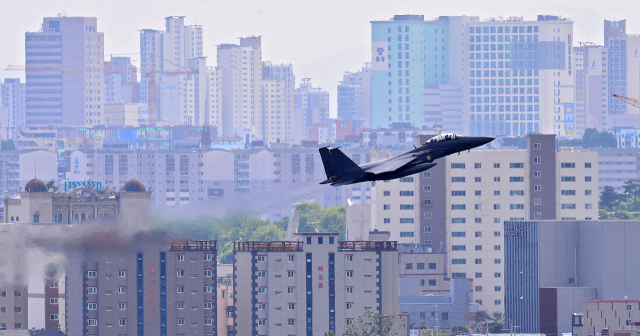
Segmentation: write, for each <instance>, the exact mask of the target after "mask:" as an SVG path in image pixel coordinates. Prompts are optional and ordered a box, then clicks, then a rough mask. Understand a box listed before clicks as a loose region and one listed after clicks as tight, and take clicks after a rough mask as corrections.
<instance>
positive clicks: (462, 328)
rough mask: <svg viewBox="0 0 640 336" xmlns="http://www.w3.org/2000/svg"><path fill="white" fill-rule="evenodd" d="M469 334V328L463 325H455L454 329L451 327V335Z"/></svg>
mask: <svg viewBox="0 0 640 336" xmlns="http://www.w3.org/2000/svg"><path fill="white" fill-rule="evenodd" d="M467 333H468V330H467V327H465V326H463V325H462V324H458V325H454V326H453V327H451V335H464V334H467Z"/></svg>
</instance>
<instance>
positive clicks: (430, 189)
mask: <svg viewBox="0 0 640 336" xmlns="http://www.w3.org/2000/svg"><path fill="white" fill-rule="evenodd" d="M554 138H555V136H554V135H529V136H528V143H527V149H526V150H497V149H483V150H474V151H472V152H469V153H461V154H460V155H452V156H448V157H446V158H444V159H439V160H436V162H438V166H436V168H434V169H433V170H431V171H427V172H424V173H423V174H420V178H421V189H422V190H421V198H422V199H421V203H422V204H421V215H422V216H421V219H420V220H421V222H422V223H423V224H422V225H421V237H422V240H423V243H424V244H427V245H432V246H434V250H437V249H438V248H441V247H443V246H444V247H446V252H447V253H448V258H449V266H450V267H449V269H448V275H449V277H451V278H470V279H473V284H474V294H473V297H474V300H475V302H476V303H478V304H479V305H480V309H481V310H488V311H490V312H491V311H503V310H504V308H503V307H504V278H503V273H504V264H503V260H504V252H503V248H502V247H503V246H502V245H503V232H502V231H503V224H502V222H503V221H505V220H534V219H559V220H592V219H593V220H595V219H597V218H598V181H597V179H598V154H597V153H596V152H590V151H576V150H573V149H571V148H560V149H559V150H556V148H555V139H554ZM442 225H446V226H445V227H444V228H443V227H442Z"/></svg>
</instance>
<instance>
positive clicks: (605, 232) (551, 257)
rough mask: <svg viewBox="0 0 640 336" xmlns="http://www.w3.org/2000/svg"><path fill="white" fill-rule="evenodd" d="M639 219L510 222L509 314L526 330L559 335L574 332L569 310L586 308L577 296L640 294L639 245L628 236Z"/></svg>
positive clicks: (507, 232)
mask: <svg viewBox="0 0 640 336" xmlns="http://www.w3.org/2000/svg"><path fill="white" fill-rule="evenodd" d="M638 224H639V223H638V221H596V220H590V221H581V220H578V221H557V220H554V221H532V220H525V221H505V222H504V244H505V249H504V250H505V258H506V259H505V270H504V272H505V277H504V279H505V289H506V291H505V302H506V306H505V308H506V309H505V319H510V320H512V321H513V323H514V324H516V325H519V326H520V329H521V330H522V331H523V332H545V333H547V334H558V335H559V334H560V333H568V332H571V320H570V315H571V314H572V313H580V312H581V311H578V310H579V309H580V307H576V305H575V304H573V301H574V300H575V301H578V302H579V301H585V300H590V301H592V300H611V299H613V300H625V298H628V299H629V300H635V299H636V298H638V297H640V291H639V289H638V288H640V287H639V286H638V284H637V279H638V277H637V269H638V267H637V266H636V264H638V263H639V261H638V258H637V254H638V251H637V249H638V248H637V244H635V243H634V242H633V241H632V240H629V237H634V236H635V235H636V232H637V231H639V230H640V225H638ZM565 288H566V289H565ZM569 290H571V291H573V293H571V292H569ZM549 291H551V292H549ZM561 294H562V295H565V296H564V297H565V300H562V302H563V304H561V300H560V297H561ZM554 296H555V297H556V298H557V299H554ZM568 303H569V304H568ZM543 304H544V306H543ZM553 312H557V315H556V316H557V318H556V317H555V316H554V315H555V314H554V313H553ZM583 314H584V312H583ZM609 317H614V316H609ZM591 335H595V334H591Z"/></svg>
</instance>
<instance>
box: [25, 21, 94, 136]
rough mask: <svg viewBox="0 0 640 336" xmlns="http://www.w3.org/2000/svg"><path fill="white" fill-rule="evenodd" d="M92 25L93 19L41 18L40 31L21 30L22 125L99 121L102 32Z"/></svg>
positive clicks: (71, 123) (82, 124) (89, 123)
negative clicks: (24, 67) (23, 69)
mask: <svg viewBox="0 0 640 336" xmlns="http://www.w3.org/2000/svg"><path fill="white" fill-rule="evenodd" d="M97 27H98V19H97V18H95V17H66V16H61V17H45V18H44V19H43V23H42V30H41V31H39V32H27V33H25V55H26V56H25V57H26V65H27V71H26V79H27V82H26V94H25V97H26V98H25V100H26V103H25V124H26V125H27V126H29V127H46V126H63V125H64V126H85V125H88V126H92V125H103V124H104V104H105V103H106V102H105V99H104V97H105V87H104V80H105V78H104V57H105V55H104V34H103V33H101V32H98V29H97ZM42 67H44V68H42ZM62 70H64V71H62ZM63 102H64V104H63Z"/></svg>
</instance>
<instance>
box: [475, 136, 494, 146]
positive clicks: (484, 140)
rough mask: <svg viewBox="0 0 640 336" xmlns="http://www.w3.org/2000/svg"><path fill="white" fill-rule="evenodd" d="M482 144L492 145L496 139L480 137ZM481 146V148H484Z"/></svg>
mask: <svg viewBox="0 0 640 336" xmlns="http://www.w3.org/2000/svg"><path fill="white" fill-rule="evenodd" d="M479 138H480V139H479V140H480V142H481V143H482V145H486V144H488V143H490V142H491V141H493V140H495V139H496V138H493V137H479ZM482 145H481V146H482Z"/></svg>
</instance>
